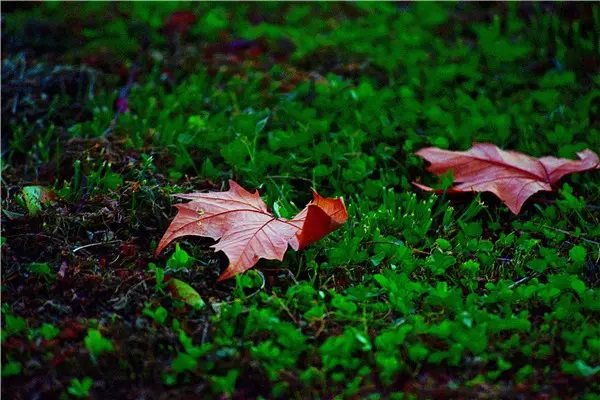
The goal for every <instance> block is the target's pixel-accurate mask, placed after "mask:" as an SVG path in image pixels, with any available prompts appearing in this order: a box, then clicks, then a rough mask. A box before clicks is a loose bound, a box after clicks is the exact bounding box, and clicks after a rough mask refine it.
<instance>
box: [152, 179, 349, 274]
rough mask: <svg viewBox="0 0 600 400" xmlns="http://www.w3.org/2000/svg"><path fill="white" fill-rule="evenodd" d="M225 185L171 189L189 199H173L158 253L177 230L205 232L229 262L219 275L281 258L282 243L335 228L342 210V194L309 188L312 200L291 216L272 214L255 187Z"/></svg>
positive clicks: (296, 245)
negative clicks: (193, 189)
mask: <svg viewBox="0 0 600 400" xmlns="http://www.w3.org/2000/svg"><path fill="white" fill-rule="evenodd" d="M229 187H230V189H229V191H227V192H212V193H191V194H176V195H175V196H177V197H180V198H182V199H188V200H192V201H190V202H189V203H185V204H176V205H175V207H177V209H178V211H179V212H178V213H177V216H176V217H175V219H174V220H173V221H172V222H171V225H169V228H168V229H167V231H166V232H165V234H164V236H163V237H162V239H161V240H160V243H159V244H158V247H157V249H156V254H157V255H158V254H159V253H160V252H161V251H162V250H163V249H164V248H165V247H166V246H167V245H168V244H169V243H171V242H172V241H173V240H174V239H176V238H179V237H181V236H187V235H193V236H206V237H210V238H212V239H215V240H217V239H218V240H219V242H218V243H216V244H215V245H213V246H212V247H213V248H214V249H215V250H216V251H221V250H222V251H223V252H224V253H225V254H226V255H227V258H228V259H229V267H227V269H226V270H225V272H223V274H222V275H221V276H220V277H219V280H224V279H228V278H231V277H233V276H234V275H236V274H238V273H240V272H244V271H246V270H248V269H249V268H252V267H253V266H254V265H255V264H256V263H257V262H258V260H259V259H260V258H265V259H268V260H280V261H281V260H283V255H284V254H285V252H286V250H287V248H288V245H289V246H291V247H292V249H294V250H298V249H301V248H304V247H306V246H308V245H309V244H310V243H313V242H315V241H317V240H319V239H321V238H323V237H324V236H325V235H327V234H329V233H330V232H333V231H334V230H336V229H337V228H339V227H340V226H341V225H342V224H343V223H344V222H345V221H346V220H347V219H348V213H347V212H346V207H345V205H344V202H343V200H342V199H328V198H324V197H321V196H319V195H318V194H317V193H316V192H313V197H314V200H313V201H312V202H311V203H309V204H308V205H307V206H306V207H305V208H304V210H302V211H301V212H300V213H298V215H297V216H296V217H294V218H293V219H291V220H287V219H284V218H276V217H275V216H274V215H273V214H271V213H270V212H269V211H268V210H267V206H266V205H265V203H264V202H263V201H262V199H261V198H260V196H259V194H258V192H254V193H249V192H248V191H246V190H245V189H244V188H242V187H241V186H240V185H238V184H237V183H235V182H234V181H229Z"/></svg>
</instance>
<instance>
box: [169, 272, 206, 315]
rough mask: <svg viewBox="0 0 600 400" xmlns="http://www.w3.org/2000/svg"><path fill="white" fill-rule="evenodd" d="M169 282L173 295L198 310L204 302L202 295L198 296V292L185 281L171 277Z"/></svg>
mask: <svg viewBox="0 0 600 400" xmlns="http://www.w3.org/2000/svg"><path fill="white" fill-rule="evenodd" d="M169 284H170V285H171V293H172V294H173V297H176V298H178V299H181V300H182V301H184V302H185V303H187V304H189V305H190V306H192V307H194V308H195V309H196V310H200V309H201V308H203V307H204V305H205V304H204V300H202V297H200V295H199V294H198V292H196V290H195V289H194V288H193V287H191V286H190V285H188V284H187V283H185V282H183V281H180V280H179V279H171V280H170V281H169Z"/></svg>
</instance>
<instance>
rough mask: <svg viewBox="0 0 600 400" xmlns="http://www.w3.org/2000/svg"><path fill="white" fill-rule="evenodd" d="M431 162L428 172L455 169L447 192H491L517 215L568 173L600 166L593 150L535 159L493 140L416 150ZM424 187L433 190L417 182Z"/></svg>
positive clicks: (443, 171)
mask: <svg viewBox="0 0 600 400" xmlns="http://www.w3.org/2000/svg"><path fill="white" fill-rule="evenodd" d="M415 154H416V155H418V156H419V157H423V158H424V159H425V160H427V161H429V162H430V163H431V165H430V166H429V167H428V168H427V170H428V171H429V172H432V173H434V174H436V175H442V174H443V173H445V172H447V171H448V170H452V172H453V176H454V183H455V184H456V185H455V186H453V187H451V188H449V189H448V190H447V192H448V193H459V192H492V193H494V194H495V195H496V196H498V197H499V198H500V200H502V201H503V202H504V203H505V204H506V205H507V206H508V208H509V209H510V210H511V211H512V212H513V213H514V214H518V213H519V211H520V210H521V207H522V206H523V203H525V201H526V200H527V199H528V198H529V197H531V196H532V195H533V194H534V193H536V192H539V191H541V190H545V191H552V185H554V184H555V183H556V182H558V180H560V179H561V178H562V177H563V176H565V175H567V174H572V173H574V172H583V171H589V170H592V169H599V168H600V161H599V160H598V155H597V154H596V153H594V152H593V151H591V150H584V151H582V152H580V153H577V156H578V157H579V158H580V159H579V160H569V159H566V158H556V157H542V158H534V157H531V156H528V155H526V154H523V153H519V152H516V151H505V150H501V149H499V148H498V147H497V146H495V145H493V144H490V143H474V144H473V147H472V148H471V149H470V150H468V151H449V150H442V149H439V148H436V147H427V148H424V149H421V150H419V151H417V152H416V153H415ZM413 184H414V185H415V186H417V187H419V188H421V189H423V190H428V191H430V190H434V189H432V188H430V187H428V186H424V185H421V184H418V183H414V182H413Z"/></svg>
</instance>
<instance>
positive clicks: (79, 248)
mask: <svg viewBox="0 0 600 400" xmlns="http://www.w3.org/2000/svg"><path fill="white" fill-rule="evenodd" d="M121 242H122V240H109V241H108V242H98V243H90V244H86V245H83V246H79V247H76V248H74V249H73V250H72V252H73V253H76V252H78V251H79V250H83V249H86V248H88V247H93V246H102V245H107V244H115V243H121Z"/></svg>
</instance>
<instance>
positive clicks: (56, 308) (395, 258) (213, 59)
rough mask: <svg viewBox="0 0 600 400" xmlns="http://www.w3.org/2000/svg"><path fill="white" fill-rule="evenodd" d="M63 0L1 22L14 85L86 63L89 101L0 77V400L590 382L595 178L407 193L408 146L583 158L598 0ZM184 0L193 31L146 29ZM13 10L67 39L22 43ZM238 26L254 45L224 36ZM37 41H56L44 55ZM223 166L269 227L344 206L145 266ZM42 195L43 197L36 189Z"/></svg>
mask: <svg viewBox="0 0 600 400" xmlns="http://www.w3.org/2000/svg"><path fill="white" fill-rule="evenodd" d="M57 4H58V3H44V4H43V5H36V6H34V7H32V8H31V9H29V10H25V11H19V12H15V13H10V14H6V15H3V40H5V39H4V38H5V37H8V39H6V40H7V43H8V44H9V45H10V46H8V47H7V46H5V45H4V44H3V48H8V50H3V51H7V52H8V53H7V55H6V57H3V59H5V60H9V61H10V64H8V62H9V61H3V63H4V62H6V64H3V70H6V68H7V67H11V66H13V65H16V66H20V65H22V64H20V63H22V61H20V59H19V58H18V52H19V51H22V50H23V49H34V50H35V51H34V53H33V54H34V56H33V57H29V58H27V65H26V68H25V70H26V71H29V72H27V73H28V74H30V75H28V76H30V77H31V79H38V78H39V79H41V78H44V77H45V78H47V79H48V80H50V81H52V79H57V78H56V77H55V74H56V71H54V72H49V70H47V69H44V68H41V67H39V68H37V69H36V66H46V65H47V61H48V60H49V59H58V60H59V63H60V64H61V65H65V66H66V65H69V66H70V67H69V68H67V69H65V70H64V71H66V72H63V73H65V74H67V75H66V76H67V77H72V75H69V74H72V73H73V72H72V71H73V70H77V71H79V65H80V64H81V62H82V60H84V59H86V57H90V56H93V57H96V58H98V59H100V61H97V64H98V65H100V66H95V67H93V68H92V72H89V74H90V75H89V76H93V77H94V79H95V80H94V82H95V83H94V85H93V89H92V90H91V93H92V95H91V96H88V95H87V94H88V92H89V85H90V84H91V83H90V82H91V81H90V79H91V78H89V77H88V78H86V80H85V81H77V79H83V78H80V76H81V74H79V75H75V76H76V77H79V78H72V79H74V80H75V81H76V84H74V86H75V87H77V88H79V91H77V90H75V91H73V92H69V91H68V89H65V90H66V92H64V91H63V92H61V91H60V90H59V91H58V92H57V93H54V92H52V93H50V94H46V95H47V96H49V97H48V100H47V101H41V100H40V99H41V97H40V96H39V94H37V93H36V92H35V91H33V92H26V93H25V92H24V93H19V94H18V96H17V95H16V94H15V93H16V92H14V91H12V92H7V93H8V94H7V96H4V92H3V110H5V109H6V108H5V102H6V104H9V105H10V106H11V107H12V106H13V105H16V112H14V113H8V112H7V113H5V112H4V111H3V123H2V124H3V139H2V140H3V153H2V180H3V190H2V210H3V215H2V303H3V304H2V316H3V319H2V321H3V325H2V377H3V385H2V393H3V394H4V395H6V396H8V397H14V396H16V395H17V394H18V393H19V394H20V395H21V396H25V397H31V396H33V393H42V394H43V395H45V396H49V397H56V398H65V399H66V398H74V397H80V398H85V397H87V396H88V395H90V396H92V397H93V398H104V397H107V396H108V395H109V394H110V396H112V397H116V398H131V396H134V395H135V394H139V393H142V391H143V390H152V393H156V394H157V395H158V394H163V393H165V394H167V393H168V394H170V395H175V396H177V395H180V396H183V395H193V396H199V397H202V398H298V399H299V398H303V399H304V398H333V397H337V398H369V399H378V398H390V399H401V398H406V399H410V398H440V396H441V397H442V398H475V396H479V397H480V398H490V399H491V398H502V397H511V396H519V394H522V395H523V396H525V397H527V398H528V397H535V396H542V397H540V398H556V399H563V398H584V399H596V398H598V396H600V386H599V385H598V383H597V377H598V375H599V372H600V323H599V316H600V289H599V284H600V266H599V264H598V262H599V259H600V215H599V210H600V174H599V173H598V172H588V173H583V174H574V175H572V176H569V177H567V178H565V179H564V180H563V181H561V184H560V185H559V186H558V187H557V188H556V189H557V190H556V192H555V193H540V194H538V195H536V196H534V197H533V198H532V199H530V200H528V201H527V203H526V204H525V206H524V208H523V210H522V211H521V213H520V214H519V215H518V216H515V215H513V214H512V213H511V212H510V211H509V210H508V209H507V208H506V206H504V205H503V204H502V203H501V202H499V201H498V200H497V199H496V198H495V197H493V196H491V195H488V194H482V195H479V196H472V195H461V196H452V197H451V196H445V195H441V196H436V195H429V194H423V193H420V192H418V191H416V190H415V189H414V187H413V186H412V184H411V182H413V181H420V182H423V183H425V184H431V183H433V182H434V180H435V179H436V178H435V177H432V176H431V175H430V174H429V173H427V172H426V171H425V165H424V162H423V161H422V159H420V158H419V157H417V156H415V155H414V152H415V151H417V150H419V149H421V148H423V147H426V146H438V147H441V148H447V149H451V150H465V149H467V148H469V147H470V145H471V143H472V142H474V141H479V142H483V141H486V142H492V143H495V144H496V145H498V146H500V147H501V148H504V149H511V150H517V151H521V152H524V153H527V154H530V155H532V156H536V157H538V156H543V155H554V156H559V157H569V158H574V157H575V152H577V151H581V150H583V149H585V148H589V149H592V150H594V151H596V152H598V151H599V150H600V123H599V121H600V118H598V116H599V115H600V104H599V103H598V98H599V96H600V89H599V88H600V74H599V69H598V68H599V67H598V66H599V65H600V58H599V57H598V54H600V48H599V46H600V45H599V38H598V34H597V32H599V31H600V8H599V7H598V6H597V5H594V4H590V5H586V6H584V5H582V4H579V5H567V4H558V3H556V4H552V5H548V6H542V5H538V4H525V3H523V4H519V3H506V4H496V5H491V4H490V5H486V6H485V7H484V6H476V5H474V4H466V3H458V4H453V3H415V4H400V5H398V4H392V3H339V4H336V3H326V4H319V5H316V4H308V3H307V4H300V3H285V4H277V3H261V4H235V5H234V4H218V3H216V4H212V3H210V4H209V3H191V4H186V3H179V4H177V3H154V4H151V5H150V4H144V3H123V4H118V5H108V4H104V3H102V4H101V3H96V4H86V6H85V7H81V6H80V5H78V6H77V8H78V9H79V8H82V9H83V10H79V11H77V12H75V11H74V10H72V9H73V8H74V6H75V5H71V4H61V6H60V7H59V6H58V5H57ZM187 9H189V10H192V11H193V12H194V13H195V15H197V16H198V18H199V21H198V23H197V24H195V25H194V26H193V27H192V28H191V29H190V30H189V32H187V33H185V34H183V35H182V36H181V37H180V38H178V39H177V38H170V37H169V36H168V35H166V34H165V33H164V32H162V31H161V26H162V25H163V23H164V21H165V20H166V19H167V18H168V16H169V15H170V14H171V13H172V12H173V11H175V10H187ZM109 12H110V14H109V15H110V17H109V18H108V20H107V21H106V23H102V24H100V23H98V21H99V19H98V18H99V16H104V15H108V14H106V13H109ZM573 13H575V14H576V15H577V16H578V18H573V17H572V16H573ZM257 19H258V20H260V21H261V22H260V23H255V22H256V21H257ZM27 21H30V22H29V23H30V24H31V21H38V22H36V23H38V24H41V22H39V21H42V22H44V21H45V23H47V24H50V26H56V27H63V29H67V28H65V27H69V28H68V32H69V34H68V35H67V36H65V38H64V40H63V41H62V42H61V41H58V40H57V37H56V34H54V36H53V35H52V34H48V33H47V34H45V35H42V36H40V37H38V38H37V39H36V40H41V41H43V43H41V44H40V43H39V42H35V41H33V39H31V38H30V36H27V35H26V34H25V31H24V28H23V26H25V25H26V23H27ZM253 21H254V22H253ZM53 24H54V25H53ZM29 29H38V28H36V25H33V27H30V28H29ZM56 29H57V31H58V32H61V31H60V30H59V29H58V28H56ZM51 32H53V31H52V30H51ZM59 36H60V35H59ZM28 38H29V39H28ZM236 39H257V42H256V44H254V47H253V49H254V50H251V51H246V52H244V51H234V50H226V49H228V48H230V47H227V46H231V41H232V40H236ZM55 41H56V42H58V43H67V44H68V45H69V46H67V47H66V48H57V49H54V50H41V49H42V48H43V49H46V48H48V49H53V48H51V47H49V46H51V45H56V43H55ZM144 41H148V43H149V45H148V46H147V48H146V49H145V50H140V43H142V42H144ZM3 43H4V42H3ZM290 43H293V47H290ZM41 45H43V46H42V47H39V46H41ZM11 46H12V47H11ZM19 46H21V47H19ZM36 46H37V47H36ZM44 46H45V47H44ZM215 49H216V50H215ZM11 52H12V53H11ZM50 53H52V54H50ZM52 57H54V58H52ZM136 59H138V60H141V61H139V63H140V70H139V74H138V76H137V78H136V82H135V84H134V85H133V86H132V87H131V90H130V94H129V95H128V105H129V111H128V112H127V113H124V114H121V115H120V116H119V117H118V120H117V122H116V124H115V126H114V129H113V130H112V131H111V132H110V133H108V134H106V132H107V128H108V127H109V126H110V125H111V121H112V120H113V118H114V116H115V111H114V108H113V104H114V102H115V100H116V99H117V97H118V96H119V90H120V89H121V88H122V87H123V86H124V85H125V83H126V80H127V77H126V76H125V77H121V78H119V77H118V74H116V73H115V72H114V68H113V67H114V64H118V63H120V62H122V63H123V64H124V65H125V66H131V65H133V63H134V62H135V61H134V60H136ZM103 63H104V64H103ZM102 65H109V66H102ZM73 66H75V68H73ZM19 68H20V67H19ZM90 68H91V67H90ZM166 69H169V70H170V71H171V72H170V73H172V75H173V79H174V82H175V83H174V84H170V83H169V82H168V79H166V78H165V77H166V73H165V70H166ZM15 71H19V70H18V69H15ZM86 71H87V70H86ZM4 73H5V72H3V74H4ZM86 74H88V72H86ZM86 76H88V75H86ZM17 78H18V74H17V72H15V74H13V75H6V76H5V75H3V88H4V86H5V84H6V85H8V83H10V82H13V83H14V82H15V80H16V79H17ZM29 82H30V81H29ZM68 82H70V81H67V84H66V85H67V88H68V87H69V83H68ZM7 87H8V86H7ZM10 87H11V88H12V87H13V86H10ZM11 90H12V89H11ZM82 93H84V94H82ZM5 99H6V100H5ZM9 108H10V107H9ZM5 114H6V116H5ZM228 179H234V180H236V181H237V182H238V183H240V184H241V185H242V186H244V187H245V188H248V189H253V188H258V189H260V192H261V194H262V195H263V198H264V200H265V201H266V203H267V204H268V205H269V206H270V207H272V208H273V209H274V210H275V212H276V213H277V214H278V215H280V216H282V217H287V216H290V215H294V213H295V212H297V210H298V209H299V208H302V206H303V205H304V204H306V203H307V202H308V201H309V200H310V198H311V192H310V188H313V187H314V188H315V189H317V190H318V191H319V193H320V194H321V195H323V196H327V197H333V196H343V197H344V199H345V203H346V205H347V206H348V213H349V216H350V218H349V220H348V222H347V223H346V224H345V225H344V226H343V227H342V228H341V229H340V230H338V231H336V232H334V233H332V234H331V235H329V236H327V237H326V238H325V239H323V240H322V241H320V242H318V243H315V244H313V245H311V246H310V247H308V248H307V249H306V250H304V251H302V252H298V253H295V252H288V254H287V255H286V257H285V259H284V261H283V262H272V261H264V260H263V261H261V262H260V263H259V264H258V267H257V268H256V269H253V270H250V271H248V272H246V273H245V274H243V275H238V276H237V277H236V278H235V279H233V280H230V281H226V282H223V283H218V284H217V282H216V280H217V277H218V276H219V274H220V272H222V271H223V270H224V268H225V267H226V265H227V260H226V258H225V257H224V256H223V255H222V254H220V253H218V254H215V253H214V252H212V251H211V250H210V248H209V245H210V244H211V242H210V241H208V240H203V239H197V238H184V240H181V241H179V244H178V245H177V246H175V245H173V246H170V247H169V249H168V251H166V252H165V254H164V255H162V256H161V257H159V258H155V257H154V255H153V253H154V250H155V249H156V244H157V242H158V240H159V239H160V237H161V236H162V234H163V233H164V232H165V230H166V227H167V226H168V224H169V222H170V221H171V219H172V218H173V216H174V215H175V209H174V208H173V207H172V202H173V201H174V200H173V198H171V197H170V195H171V194H174V193H181V192H192V191H199V190H206V189H210V190H219V189H221V188H222V182H227V180H228ZM36 185H41V186H44V187H47V188H49V189H52V190H53V191H54V192H55V193H56V194H57V196H59V198H58V199H57V200H54V201H51V202H49V203H44V204H38V203H35V202H34V201H33V200H31V195H30V194H29V193H32V190H33V191H36V193H37V189H35V186H36ZM32 188H33V189H32ZM32 207H33V210H34V211H35V212H32ZM174 279H176V280H177V281H173V280H174ZM170 282H171V283H170ZM173 282H178V283H177V285H182V286H180V287H182V288H185V289H182V290H185V293H186V294H185V295H181V293H178V292H176V291H173V290H170V288H171V287H172V286H173ZM188 285H189V286H188ZM194 291H195V292H197V293H195V292H194ZM197 294H199V295H200V296H201V299H198V298H197ZM47 376H49V377H51V382H52V383H49V384H48V385H44V384H42V383H41V382H42V377H44V379H45V377H47ZM223 395H225V397H223ZM544 396H545V397H544Z"/></svg>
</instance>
